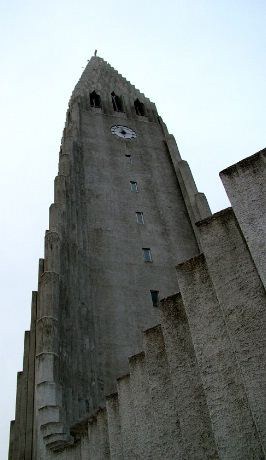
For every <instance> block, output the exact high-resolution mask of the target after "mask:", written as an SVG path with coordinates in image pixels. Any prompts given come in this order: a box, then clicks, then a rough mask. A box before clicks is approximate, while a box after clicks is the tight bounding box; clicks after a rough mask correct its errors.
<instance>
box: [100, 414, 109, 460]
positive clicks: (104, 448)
mask: <svg viewBox="0 0 266 460" xmlns="http://www.w3.org/2000/svg"><path fill="white" fill-rule="evenodd" d="M97 430H98V439H99V443H98V458H99V460H107V459H109V458H110V448H109V437H108V427H107V414H106V409H100V410H99V411H98V412H97Z"/></svg>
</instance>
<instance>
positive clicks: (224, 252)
mask: <svg viewBox="0 0 266 460" xmlns="http://www.w3.org/2000/svg"><path fill="white" fill-rule="evenodd" d="M198 227H199V230H200V233H201V241H202V247H203V250H204V254H205V258H206V262H207V265H208V271H209V273H210V276H211V279H212V283H213V286H214V289H215V293H216V295H217V298H218V301H219V304H220V306H221V310H222V313H223V316H224V319H225V323H226V327H227V331H228V335H229V338H230V342H231V344H232V349H233V351H234V353H235V356H236V361H237V364H238V366H239V367H240V372H241V375H242V377H243V383H244V386H245V390H246V394H247V397H248V401H249V406H250V408H251V411H252V415H253V418H254V421H255V423H256V426H257V429H258V431H259V434H260V438H261V440H262V442H263V446H264V447H263V448H264V452H266V384H265V382H266V336H265V330H266V308H265V306H266V293H265V290H264V287H263V284H262V282H261V279H260V277H259V275H258V272H257V270H256V266H255V265H254V262H253V260H252V257H251V255H250V252H249V251H248V249H247V246H246V242H245V240H244V239H243V235H242V232H241V230H240V229H239V226H238V224H237V221H236V219H235V216H234V213H233V211H232V209H231V208H229V209H226V210H224V211H222V212H220V213H217V214H214V216H212V217H211V218H210V219H207V220H205V221H202V222H200V223H199V224H198Z"/></svg>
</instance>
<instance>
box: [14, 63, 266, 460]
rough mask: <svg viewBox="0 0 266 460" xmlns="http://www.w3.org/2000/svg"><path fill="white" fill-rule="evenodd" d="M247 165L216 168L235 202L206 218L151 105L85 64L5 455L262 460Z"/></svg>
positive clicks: (256, 275)
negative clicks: (140, 219)
mask: <svg viewBox="0 0 266 460" xmlns="http://www.w3.org/2000/svg"><path fill="white" fill-rule="evenodd" d="M93 89H95V90H97V91H98V92H99V94H100V96H101V99H102V108H101V109H98V108H96V109H94V108H92V107H90V104H89V93H90V92H91V91H92V90H93ZM112 90H114V91H115V92H116V93H117V94H118V95H121V96H122V100H123V105H124V110H125V113H114V110H113V107H112V103H111V99H110V93H111V91H112ZM136 97H139V98H141V100H142V101H143V102H144V103H145V107H146V113H145V116H140V117H138V116H137V115H136V113H135V111H134V100H135V99H136ZM114 125H124V126H127V127H129V128H131V129H133V130H134V131H135V132H136V134H137V137H136V138H133V139H131V140H125V139H121V138H118V137H116V136H115V135H113V134H112V133H111V127H112V126H114ZM126 155H131V160H132V162H130V161H129V157H128V156H126ZM251 158H252V159H251V160H250V161H249V160H246V161H245V163H242V166H241V165H240V166H239V165H238V166H237V167H236V169H235V168H234V167H232V169H231V170H230V171H231V172H230V174H228V172H227V173H226V174H224V172H223V174H224V177H225V176H226V178H225V179H224V181H225V182H226V187H227V190H229V192H228V193H229V194H230V193H231V195H232V202H233V203H232V204H233V211H232V210H225V211H222V212H221V213H218V214H216V215H214V216H212V217H208V215H209V213H210V211H209V208H208V204H207V202H206V200H205V197H204V195H202V194H200V193H199V192H198V191H197V189H196V186H195V183H194V180H193V177H192V175H191V172H190V170H189V167H188V165H187V163H186V162H184V161H183V160H182V159H181V157H180V154H179V152H178V149H177V146H176V144H175V142H174V139H173V138H172V137H171V136H170V135H169V134H168V132H167V129H166V127H165V125H164V124H163V122H162V120H161V119H158V116H157V111H156V107H155V105H154V104H153V103H151V102H150V101H149V100H148V99H147V98H145V96H144V95H142V94H141V93H139V91H138V90H136V89H135V88H134V87H133V86H132V85H131V84H130V83H129V82H127V81H126V80H125V79H123V78H122V77H121V76H120V75H119V74H118V73H117V72H116V71H114V69H112V68H111V67H110V66H108V65H107V64H106V63H104V61H102V60H101V59H98V58H97V59H96V58H95V59H94V58H93V59H92V60H91V61H90V63H89V64H88V68H87V69H86V70H85V72H84V74H83V76H82V77H81V80H80V82H79V83H78V85H77V86H76V88H75V90H74V92H73V95H72V98H71V101H70V106H69V110H68V113H67V122H66V126H65V129H64V135H63V140H62V146H61V150H60V158H59V174H58V176H57V177H56V179H55V198H54V203H53V204H52V205H51V207H50V218H49V229H48V231H47V232H46V236H45V257H44V260H42V259H41V261H40V270H39V282H38V293H36V295H34V299H33V313H32V324H31V331H30V333H27V334H26V340H25V354H24V363H23V372H21V373H19V374H18V389H17V403H16V420H15V423H12V424H11V434H10V453H9V458H10V460H15V459H20V458H21V459H22V458H23V459H24V460H28V459H30V458H32V459H34V460H52V459H54V458H58V459H62V460H67V459H74V460H82V459H85V458H87V457H89V458H91V459H93V460H94V459H95V460H96V459H98V458H101V459H105V458H106V459H107V458H114V459H119V458H120V459H131V458H132V459H133V458H154V456H155V458H158V459H159V458H164V459H169V460H170V459H173V458H191V459H192V458H193V459H196V458H199V459H200V458H210V459H211V458H212V459H213V458H221V459H226V460H227V459H228V458H232V459H243V458H254V459H262V458H265V428H264V427H265V426H266V423H265V422H266V415H265V411H264V406H265V405H264V404H263V401H265V390H264V385H263V383H262V382H264V381H265V363H264V360H265V358H264V357H265V341H264V335H263V331H264V329H263V325H264V322H265V318H264V310H265V291H264V288H263V284H262V281H263V280H264V278H263V277H264V272H263V267H262V256H261V253H260V248H262V247H263V243H262V240H261V238H262V235H263V231H262V229H263V225H262V224H261V219H262V220H263V218H264V217H263V216H262V214H260V213H257V214H256V215H255V214H254V207H253V208H252V207H251V209H252V211H251V213H250V215H248V213H249V209H250V207H249V208H248V207H247V208H245V207H244V205H243V204H242V201H244V200H241V198H239V196H238V193H242V189H243V184H244V180H243V178H242V176H243V177H244V178H245V180H247V179H249V185H248V188H249V189H250V191H249V194H248V195H249V196H248V197H246V199H247V201H248V200H249V197H251V199H252V203H258V201H259V200H260V199H261V200H262V198H263V195H262V185H260V186H259V187H258V186H257V185H255V186H254V189H255V192H254V191H253V189H252V180H254V181H255V182H256V184H257V182H259V184H262V181H261V177H263V175H262V174H261V169H262V168H263V165H264V163H263V161H262V155H261V153H259V154H258V155H257V156H254V157H251ZM243 164H244V167H243ZM254 165H255V166H254ZM248 168H250V169H251V173H250V177H251V178H252V180H250V177H249V174H248ZM235 171H237V173H236V174H235ZM229 176H230V180H229V179H228V177H229ZM232 177H233V179H232ZM258 178H259V180H257V179H258ZM130 181H136V182H137V184H138V191H136V192H133V191H131V190H130ZM257 195H258V196H259V199H257ZM244 196H246V195H245V194H244ZM239 203H241V205H238V204H239ZM238 208H239V209H240V211H238ZM137 211H139V212H143V214H144V225H142V224H138V223H137V222H136V212H137ZM238 216H239V222H238V220H237V219H238ZM253 218H254V219H255V220H256V219H257V221H256V226H257V228H258V229H259V232H258V235H259V236H258V235H257V234H256V228H255V226H254V225H253ZM198 219H204V220H203V221H202V220H201V222H200V223H198V224H196V221H197V220H198ZM142 248H151V251H152V262H145V261H144V259H143V254H142ZM199 248H200V249H199ZM199 250H201V251H202V254H199ZM262 254H263V251H262ZM176 264H178V265H177V270H176V269H175V266H176ZM150 290H158V291H159V294H160V297H166V300H164V301H163V302H162V303H161V306H160V308H158V306H159V305H156V306H153V304H152V299H151V295H150ZM179 291H180V293H179V294H176V293H178V292H179ZM159 323H161V324H160V325H159ZM35 327H36V329H35ZM143 330H145V332H144V333H143ZM35 334H36V335H35ZM35 337H36V349H35ZM128 358H130V359H129V361H128ZM33 387H34V388H35V395H34V401H33V399H32V394H33V391H32V389H33ZM108 394H109V397H107V399H106V395H108ZM32 444H33V448H32V447H31V446H32Z"/></svg>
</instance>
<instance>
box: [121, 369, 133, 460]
mask: <svg viewBox="0 0 266 460" xmlns="http://www.w3.org/2000/svg"><path fill="white" fill-rule="evenodd" d="M117 389H118V401H119V414H120V420H121V436H122V445H123V454H124V458H125V459H128V460H133V459H136V458H137V453H138V440H137V436H136V418H135V411H134V405H133V400H132V394H131V387H130V376H129V375H125V376H123V377H121V378H119V379H118V380H117Z"/></svg>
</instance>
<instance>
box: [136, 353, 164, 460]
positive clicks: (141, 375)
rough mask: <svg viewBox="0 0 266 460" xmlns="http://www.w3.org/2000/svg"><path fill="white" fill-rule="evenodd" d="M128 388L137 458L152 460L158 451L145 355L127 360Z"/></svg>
mask: <svg viewBox="0 0 266 460" xmlns="http://www.w3.org/2000/svg"><path fill="white" fill-rule="evenodd" d="M129 370H130V386H131V394H132V399H133V405H134V412H135V417H136V436H137V439H138V448H139V450H138V458H145V459H152V458H154V452H156V450H157V449H158V445H157V444H158V440H157V438H156V435H155V433H156V430H155V429H154V428H155V423H157V420H156V422H155V420H154V416H153V411H152V407H151V406H152V402H151V395H150V392H149V384H148V376H147V373H146V369H145V354H144V353H139V354H138V355H134V356H132V357H131V358H130V359H129Z"/></svg>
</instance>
